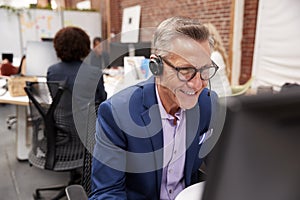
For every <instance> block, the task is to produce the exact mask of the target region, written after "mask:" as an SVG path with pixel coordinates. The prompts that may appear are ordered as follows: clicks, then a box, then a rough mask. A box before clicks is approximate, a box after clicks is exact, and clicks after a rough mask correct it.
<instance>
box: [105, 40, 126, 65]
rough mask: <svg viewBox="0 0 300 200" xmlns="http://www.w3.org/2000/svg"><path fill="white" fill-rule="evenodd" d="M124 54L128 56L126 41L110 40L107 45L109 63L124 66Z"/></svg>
mask: <svg viewBox="0 0 300 200" xmlns="http://www.w3.org/2000/svg"><path fill="white" fill-rule="evenodd" d="M124 56H129V50H128V43H121V42H111V43H110V45H109V63H110V64H109V65H110V66H124V60H123V59H124Z"/></svg>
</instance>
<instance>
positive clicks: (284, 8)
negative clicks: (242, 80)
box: [252, 0, 300, 90]
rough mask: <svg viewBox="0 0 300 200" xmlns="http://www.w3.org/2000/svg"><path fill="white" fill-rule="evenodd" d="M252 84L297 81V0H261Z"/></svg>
mask: <svg viewBox="0 0 300 200" xmlns="http://www.w3.org/2000/svg"><path fill="white" fill-rule="evenodd" d="M252 75H253V76H254V78H255V81H254V83H253V87H254V88H256V87H258V86H273V89H275V90H279V89H280V87H281V86H282V85H283V84H284V83H286V82H290V83H298V84H300V1H299V0H284V1H282V0H260V1H259V10H258V21H257V31H256V41H255V49H254V60H253V67H252Z"/></svg>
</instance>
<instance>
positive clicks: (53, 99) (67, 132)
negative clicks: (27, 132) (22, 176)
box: [25, 82, 85, 196]
mask: <svg viewBox="0 0 300 200" xmlns="http://www.w3.org/2000/svg"><path fill="white" fill-rule="evenodd" d="M25 91H26V93H27V95H28V97H29V100H30V102H29V107H30V115H31V118H32V125H33V136H32V149H31V151H30V153H29V162H30V164H32V165H33V166H35V167H38V168H41V169H47V170H52V171H70V172H71V180H70V182H69V184H74V183H75V180H74V176H72V174H73V175H74V171H75V170H76V169H78V168H80V167H82V164H83V154H84V149H85V148H84V145H83V144H82V142H81V140H80V138H79V136H78V134H77V131H76V128H75V125H74V121H73V117H72V105H70V101H72V93H71V92H70V91H68V90H65V89H64V85H63V83H62V82H27V84H26V87H25ZM64 187H65V186H64ZM64 187H62V188H63V189H64ZM38 190H39V191H40V190H46V188H45V189H38ZM36 193H37V194H36V196H39V194H38V192H36ZM63 193H64V191H63Z"/></svg>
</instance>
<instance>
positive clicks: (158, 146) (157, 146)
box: [140, 77, 163, 194]
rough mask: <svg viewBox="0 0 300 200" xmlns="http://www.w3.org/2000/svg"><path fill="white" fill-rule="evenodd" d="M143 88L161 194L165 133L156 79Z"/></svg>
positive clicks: (147, 122)
mask: <svg viewBox="0 0 300 200" xmlns="http://www.w3.org/2000/svg"><path fill="white" fill-rule="evenodd" d="M140 86H141V87H142V88H143V104H144V107H145V111H144V112H143V113H142V116H141V117H142V119H143V121H144V125H145V127H146V129H147V132H148V136H149V139H150V140H151V144H152V149H153V153H154V155H153V156H154V159H155V166H156V169H157V170H156V171H155V173H156V188H157V192H158V194H160V185H161V177H162V166H163V131H162V122H161V117H160V112H159V107H158V103H157V98H156V92H155V82H154V77H151V78H150V79H149V80H147V81H145V82H143V83H142V84H141V85H140Z"/></svg>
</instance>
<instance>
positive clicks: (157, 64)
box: [149, 56, 164, 76]
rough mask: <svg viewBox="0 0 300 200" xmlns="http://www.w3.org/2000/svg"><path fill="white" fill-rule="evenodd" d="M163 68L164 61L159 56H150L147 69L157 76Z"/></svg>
mask: <svg viewBox="0 0 300 200" xmlns="http://www.w3.org/2000/svg"><path fill="white" fill-rule="evenodd" d="M163 68H164V63H163V61H162V58H161V57H160V56H157V57H155V58H151V59H150V62H149V69H150V71H151V72H152V74H153V75H154V76H159V75H161V74H162V72H163Z"/></svg>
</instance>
